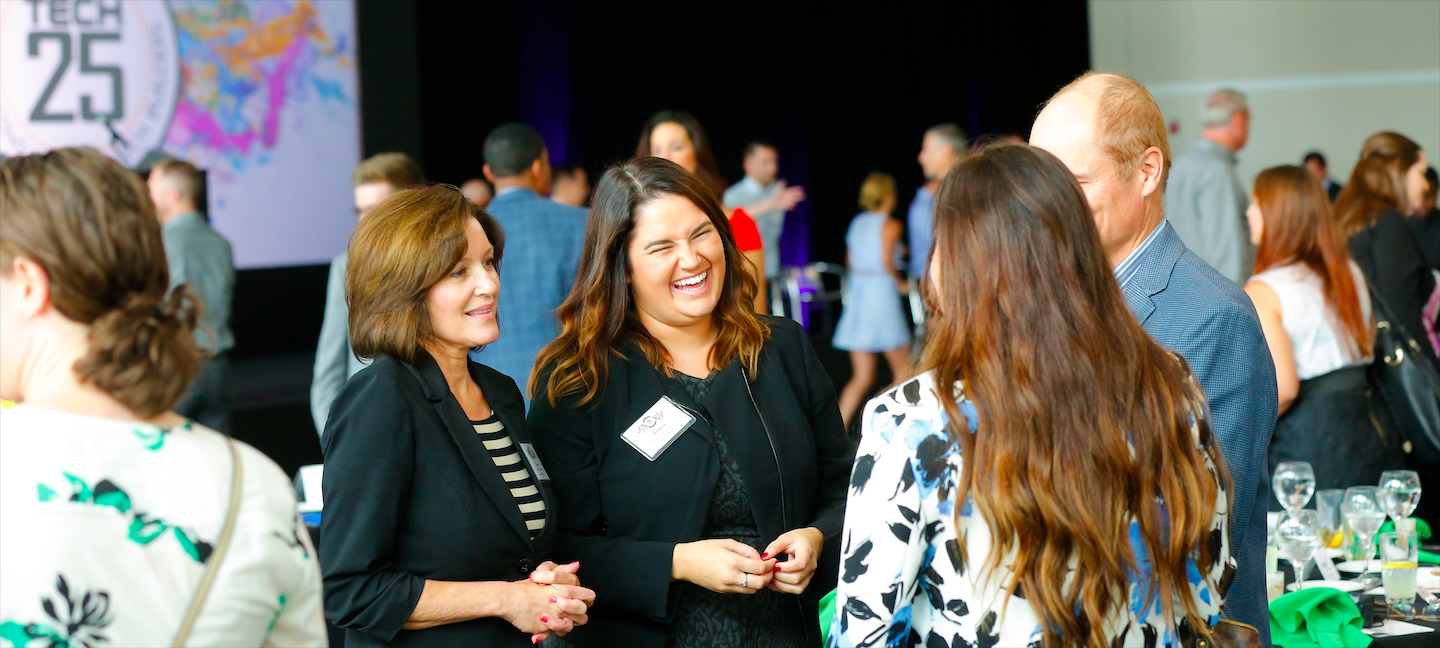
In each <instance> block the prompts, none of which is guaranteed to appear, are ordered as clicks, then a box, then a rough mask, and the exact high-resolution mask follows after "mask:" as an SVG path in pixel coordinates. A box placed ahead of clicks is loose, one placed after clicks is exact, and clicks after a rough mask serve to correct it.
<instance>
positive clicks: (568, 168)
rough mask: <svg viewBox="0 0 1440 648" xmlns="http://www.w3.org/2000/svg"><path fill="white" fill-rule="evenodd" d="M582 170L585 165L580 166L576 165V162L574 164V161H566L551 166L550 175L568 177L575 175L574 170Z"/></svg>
mask: <svg viewBox="0 0 1440 648" xmlns="http://www.w3.org/2000/svg"><path fill="white" fill-rule="evenodd" d="M584 170H585V167H582V166H580V165H578V164H574V163H572V162H566V163H565V164H557V165H555V166H553V167H551V170H550V177H552V178H569V177H571V176H573V175H575V172H576V171H584Z"/></svg>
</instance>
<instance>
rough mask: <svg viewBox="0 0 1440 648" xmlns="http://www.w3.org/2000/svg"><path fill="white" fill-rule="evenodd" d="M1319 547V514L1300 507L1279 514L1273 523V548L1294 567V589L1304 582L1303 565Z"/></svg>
mask: <svg viewBox="0 0 1440 648" xmlns="http://www.w3.org/2000/svg"><path fill="white" fill-rule="evenodd" d="M1319 548H1320V516H1319V514H1317V513H1316V512H1315V511H1311V510H1309V509H1300V510H1298V511H1289V512H1286V513H1281V514H1280V521H1279V522H1278V523H1277V524H1276V525H1275V550H1276V553H1277V554H1279V556H1280V557H1281V558H1284V559H1286V560H1288V561H1290V565H1291V566H1292V567H1294V568H1295V589H1297V590H1298V589H1300V588H1301V587H1302V586H1303V585H1304V583H1305V565H1306V564H1308V563H1309V562H1310V558H1311V557H1312V556H1314V555H1315V550H1317V549H1319Z"/></svg>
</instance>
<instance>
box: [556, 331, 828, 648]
mask: <svg viewBox="0 0 1440 648" xmlns="http://www.w3.org/2000/svg"><path fill="white" fill-rule="evenodd" d="M764 321H765V322H766V323H767V324H769V326H770V328H771V332H772V334H771V338H770V340H769V341H768V342H767V343H766V344H765V347H764V350H763V351H762V353H761V359H760V370H759V372H758V375H754V376H749V377H748V381H749V385H748V388H747V385H746V382H747V377H746V375H745V372H744V371H743V370H742V367H741V365H740V363H739V361H738V360H737V361H735V362H732V363H731V364H730V366H728V367H725V368H724V369H722V370H721V371H720V373H719V375H718V376H716V377H715V380H714V382H713V383H711V385H710V387H709V389H708V390H707V392H706V394H705V398H704V399H703V404H704V406H705V409H706V410H707V411H708V412H709V414H710V415H711V418H712V419H713V420H714V423H715V425H716V426H718V427H719V428H720V429H722V430H724V431H725V434H726V438H727V440H728V445H729V447H730V451H731V452H732V453H733V454H734V457H735V460H736V463H737V464H739V467H740V472H741V475H742V477H743V478H744V481H745V488H746V491H747V492H748V493H749V496H750V499H751V503H752V506H753V507H754V513H755V520H756V522H757V524H758V526H759V528H760V533H761V534H762V535H763V536H765V537H766V538H768V539H774V538H775V537H777V536H779V535H780V534H782V533H784V532H786V531H789V530H792V529H797V528H803V527H807V526H813V527H816V528H818V529H820V530H821V531H822V532H823V533H824V534H825V536H826V542H825V547H824V550H825V551H824V552H823V553H824V555H823V556H822V558H821V561H820V566H819V568H818V569H817V570H816V572H815V577H814V579H813V580H812V581H811V583H810V585H809V588H808V589H807V592H806V594H807V596H804V597H798V598H797V605H799V606H800V610H799V612H798V613H800V614H803V615H804V618H805V619H806V620H807V621H809V624H808V626H807V627H812V628H813V627H815V626H816V625H817V624H816V623H815V607H814V602H815V601H816V600H818V598H819V596H821V595H823V594H824V593H825V592H828V591H829V590H830V589H832V588H834V586H835V578H836V574H837V572H838V569H839V568H838V553H836V551H835V550H836V549H837V547H836V546H835V545H836V544H837V541H838V535H839V532H840V530H841V527H842V526H843V523H844V516H845V512H844V507H845V496H846V490H847V482H848V478H849V475H850V469H851V465H852V464H853V463H854V459H855V448H854V446H853V444H852V443H851V442H850V441H849V440H848V439H847V438H846V437H845V430H844V425H843V424H842V423H841V419H840V410H839V407H838V406H837V405H836V401H835V388H834V386H833V385H832V384H831V382H830V378H829V376H828V375H827V374H826V373H825V370H824V369H823V368H822V367H821V366H820V362H819V361H818V360H817V359H816V357H815V350H814V349H813V348H812V347H811V346H810V341H809V339H808V338H807V337H806V336H805V331H804V329H802V328H800V326H799V325H798V324H796V323H795V322H793V321H791V320H788V319H780V318H773V317H765V318H764ZM621 348H622V351H623V353H624V354H625V358H619V357H612V359H611V361H610V365H609V375H608V377H607V380H606V383H605V385H604V391H603V392H602V394H601V395H600V396H599V397H598V398H597V399H596V401H592V402H591V403H589V404H586V405H584V406H581V407H578V408H577V407H575V405H574V403H575V402H576V401H577V400H578V396H575V395H572V396H568V397H566V398H561V399H559V401H558V403H557V405H556V406H551V405H550V402H549V394H548V391H547V390H546V389H545V388H544V385H545V379H547V378H548V376H549V375H550V373H551V372H552V371H553V368H552V367H544V368H542V369H541V370H540V375H541V376H542V380H541V381H540V385H541V388H540V389H539V390H538V393H537V394H536V395H535V397H534V399H533V400H532V401H531V405H530V419H529V420H530V427H531V430H533V431H534V433H535V444H536V448H537V449H538V450H539V452H540V457H541V460H542V461H544V463H545V466H546V468H548V469H549V471H550V476H551V478H553V479H554V480H555V482H554V483H555V492H556V494H557V497H558V498H559V501H560V516H559V518H560V521H561V522H560V530H561V534H560V538H559V545H558V546H557V549H556V551H557V555H558V556H560V557H561V559H562V560H567V561H568V560H580V561H581V567H580V574H579V576H580V581H581V582H582V583H584V584H585V585H586V586H587V587H590V588H592V589H594V590H595V593H596V599H595V608H594V609H593V610H592V611H591V612H590V622H589V624H588V625H586V626H584V627H583V628H578V629H576V630H575V632H573V633H571V634H569V635H567V636H566V637H565V638H566V640H567V641H570V642H571V643H573V644H575V645H576V646H656V647H658V646H663V645H664V643H665V637H666V633H667V623H668V622H669V620H670V618H671V615H672V613H673V611H672V609H671V608H672V605H673V604H674V603H675V601H676V594H677V591H678V590H677V588H676V587H672V584H671V581H670V568H671V558H672V556H673V553H674V548H675V545H676V544H677V543H682V542H691V541H694V540H699V539H701V537H700V532H701V530H702V528H703V526H704V524H705V517H706V514H707V512H708V510H709V505H710V494H711V492H712V491H713V490H714V487H715V482H716V480H717V479H718V478H719V473H720V462H719V455H718V453H717V452H716V450H715V447H714V445H713V438H714V437H713V436H712V435H711V431H710V421H707V420H704V419H697V420H696V421H695V423H694V424H693V425H692V426H691V427H690V428H689V429H688V430H687V431H685V432H684V433H683V434H681V435H680V437H679V438H677V439H676V440H675V442H674V443H673V444H671V446H670V447H669V448H668V449H666V450H665V452H664V453H663V454H661V455H660V456H659V457H658V458H656V460H655V461H653V462H652V461H649V460H647V459H646V458H645V457H644V456H642V455H641V454H640V453H639V452H637V451H636V450H635V449H634V448H631V447H630V445H629V444H627V443H626V442H625V441H624V440H622V439H621V438H620V435H621V434H622V433H624V432H625V430H626V429H627V428H628V427H629V426H630V425H631V424H632V423H634V422H635V421H636V420H637V419H639V418H640V416H641V415H642V414H643V413H644V412H645V411H646V410H647V409H649V408H650V407H651V406H652V405H654V404H655V402H656V401H657V400H659V399H660V397H661V396H662V395H663V396H669V397H670V398H671V399H673V400H675V401H676V402H678V403H680V404H681V405H684V406H686V407H688V408H691V409H696V405H697V403H695V402H694V401H693V400H692V399H691V398H690V396H689V395H688V394H687V393H686V392H685V390H684V388H683V387H681V386H679V385H678V384H677V383H675V381H673V380H670V379H666V378H665V377H664V376H663V375H662V374H661V372H660V371H658V370H656V369H655V368H654V367H653V366H651V365H650V363H649V362H648V361H647V360H646V359H645V355H644V353H642V352H641V351H640V350H639V349H638V348H637V347H635V346H634V345H633V343H627V344H624V345H622V347H621ZM752 398H753V401H752ZM767 429H768V435H767ZM772 441H773V448H772ZM767 542H768V540H767ZM762 549H763V547H762ZM818 642H819V638H818V634H817V635H816V636H815V637H814V639H813V640H812V643H813V644H815V645H818Z"/></svg>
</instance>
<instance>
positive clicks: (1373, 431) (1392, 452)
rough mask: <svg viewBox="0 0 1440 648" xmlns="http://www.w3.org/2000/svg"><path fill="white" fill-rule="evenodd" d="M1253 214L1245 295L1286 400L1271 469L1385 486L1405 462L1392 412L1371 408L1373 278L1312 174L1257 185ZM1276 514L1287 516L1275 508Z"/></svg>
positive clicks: (1326, 483)
mask: <svg viewBox="0 0 1440 648" xmlns="http://www.w3.org/2000/svg"><path fill="white" fill-rule="evenodd" d="M1245 216H1246V217H1247V218H1248V219H1249V221H1250V240H1251V242H1252V243H1254V244H1255V245H1257V246H1258V247H1259V254H1258V255H1257V258H1256V261H1255V275H1254V276H1252V277H1251V278H1250V282H1249V283H1247V284H1246V285H1245V292H1246V293H1248V294H1249V295H1250V299H1251V300H1252V301H1254V302H1255V311H1256V313H1257V314H1258V315H1259V316H1260V325H1261V327H1262V328H1263V329H1264V331H1265V340H1266V342H1268V343H1269V346H1270V357H1271V358H1273V359H1274V361H1275V381H1276V383H1277V386H1278V387H1279V393H1280V420H1279V421H1278V422H1277V423H1276V424H1275V434H1274V435H1273V436H1271V437H1270V453H1269V457H1270V471H1271V472H1274V470H1275V467H1276V466H1277V465H1279V464H1280V463H1281V462H1284V461H1308V462H1310V464H1311V465H1312V466H1314V467H1315V477H1316V480H1317V481H1316V485H1315V487H1316V488H1320V489H1325V488H1345V487H1346V486H1351V485H1354V484H1372V483H1377V481H1376V480H1378V479H1379V478H1380V473H1381V472H1384V471H1385V470H1389V469H1391V468H1401V467H1403V466H1404V463H1405V455H1404V453H1403V452H1402V451H1401V448H1400V439H1399V437H1398V436H1396V435H1395V434H1394V433H1393V432H1392V431H1393V430H1394V426H1393V425H1392V426H1387V427H1388V429H1386V428H1382V427H1381V426H1382V422H1385V423H1388V422H1389V420H1390V418H1389V415H1388V413H1387V412H1386V410H1385V408H1384V405H1383V404H1382V403H1379V402H1372V398H1371V394H1370V391H1371V390H1370V389H1369V383H1368V381H1367V380H1366V377H1365V368H1366V366H1368V365H1369V364H1370V361H1371V360H1372V359H1373V355H1372V354H1371V352H1370V348H1371V343H1372V342H1373V341H1374V339H1375V324H1374V320H1373V319H1372V318H1371V313H1370V295H1369V292H1368V291H1367V290H1366V288H1365V276H1364V274H1363V273H1362V272H1361V270H1360V266H1359V265H1357V264H1356V263H1355V262H1354V261H1353V260H1351V258H1350V253H1349V252H1348V251H1347V250H1346V249H1345V243H1344V239H1343V238H1342V237H1341V235H1340V230H1339V228H1338V227H1337V226H1336V224H1335V222H1334V219H1333V218H1332V217H1331V215H1330V201H1329V200H1328V199H1327V198H1326V196H1325V191H1324V189H1321V187H1320V183H1319V182H1318V181H1316V179H1315V176H1314V175H1313V174H1311V173H1310V172H1309V171H1307V170H1306V169H1305V168H1304V167H1298V166H1278V167H1274V168H1271V169H1266V170H1265V171H1263V172H1261V173H1260V175H1259V176H1258V177H1256V178H1255V192H1254V197H1253V199H1252V201H1251V203H1250V208H1249V209H1248V210H1246V212H1245ZM1270 510H1272V511H1278V510H1280V507H1279V503H1278V502H1276V501H1274V500H1272V501H1271V502H1270Z"/></svg>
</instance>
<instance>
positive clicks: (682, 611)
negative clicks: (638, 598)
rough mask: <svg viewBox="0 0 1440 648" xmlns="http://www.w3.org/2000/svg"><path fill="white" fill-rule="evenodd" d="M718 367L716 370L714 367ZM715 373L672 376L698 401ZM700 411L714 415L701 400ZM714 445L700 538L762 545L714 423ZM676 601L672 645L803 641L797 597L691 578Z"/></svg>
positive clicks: (785, 646) (777, 645)
mask: <svg viewBox="0 0 1440 648" xmlns="http://www.w3.org/2000/svg"><path fill="white" fill-rule="evenodd" d="M717 373H718V372H717ZM716 375H717V374H715V373H712V374H710V375H709V376H706V377H705V378H696V377H694V376H690V375H686V374H684V373H680V372H676V373H675V378H676V380H677V381H678V382H679V383H680V386H681V387H683V388H684V389H685V392H686V393H687V394H689V395H690V398H691V399H693V400H694V401H695V402H696V403H701V402H703V401H704V398H705V391H706V390H707V389H709V387H710V383H711V382H712V381H713V380H714V379H715V376H716ZM700 415H701V416H704V417H705V418H707V419H710V420H712V421H713V420H714V419H713V417H711V416H710V413H709V412H708V411H706V410H705V406H704V405H700ZM711 430H712V431H713V432H714V435H715V449H716V452H717V454H719V455H720V479H719V480H718V481H716V482H715V490H714V492H713V493H711V495H710V510H709V512H708V513H707V514H706V516H705V526H704V530H703V531H701V536H702V538H704V539H707V540H709V539H714V538H726V539H729V540H735V541H737V542H741V543H744V544H746V545H749V546H751V547H754V548H755V550H756V551H763V550H764V549H765V545H766V542H765V540H764V538H763V537H762V536H761V535H760V529H759V527H757V526H756V524H755V513H754V511H753V510H752V509H751V507H750V495H749V493H747V492H746V491H745V480H744V478H743V477H742V476H741V475H740V466H739V464H737V463H736V462H735V457H734V456H732V455H731V454H730V447H729V444H728V443H727V442H726V439H725V432H724V431H723V430H721V429H720V428H719V427H718V426H715V427H712V428H711ZM677 586H678V587H679V588H680V593H679V604H678V605H677V606H676V609H675V618H674V621H672V622H671V624H670V636H669V638H668V639H667V640H666V642H665V645H666V646H667V647H673V648H691V647H694V648H725V647H727V646H735V647H736V648H740V647H742V646H744V647H749V646H768V647H771V648H790V647H794V648H800V647H801V646H804V645H805V629H804V628H803V627H801V625H800V624H801V623H803V622H804V621H803V619H802V618H801V609H800V605H799V600H798V599H797V597H795V596H794V595H791V594H782V593H780V592H776V591H774V590H769V589H762V590H760V591H758V592H756V593H754V594H749V595H746V594H721V593H719V592H712V591H710V590H708V589H705V588H703V587H700V586H699V585H695V584H693V583H679V584H678V585H677Z"/></svg>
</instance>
